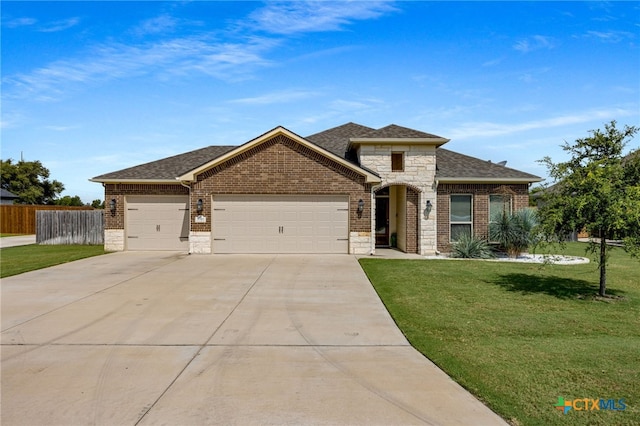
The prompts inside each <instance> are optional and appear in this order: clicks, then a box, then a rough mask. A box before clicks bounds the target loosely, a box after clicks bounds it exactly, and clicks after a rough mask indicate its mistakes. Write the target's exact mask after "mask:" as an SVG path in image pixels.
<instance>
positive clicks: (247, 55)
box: [3, 36, 273, 101]
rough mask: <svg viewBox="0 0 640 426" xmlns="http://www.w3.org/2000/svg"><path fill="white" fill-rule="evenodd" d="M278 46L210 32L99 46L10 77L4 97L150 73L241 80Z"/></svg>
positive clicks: (52, 93) (48, 97)
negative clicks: (234, 40) (223, 38)
mask: <svg viewBox="0 0 640 426" xmlns="http://www.w3.org/2000/svg"><path fill="white" fill-rule="evenodd" d="M272 47H273V42H272V41H271V40H268V39H259V38H252V39H249V40H245V41H244V42H238V43H220V42H217V41H215V40H212V39H209V38H208V37H206V36H204V37H192V38H175V39H171V40H167V41H161V42H157V43H151V44H144V45H138V46H129V45H122V44H107V45H102V46H97V47H94V48H92V49H90V50H89V52H88V53H87V54H86V55H85V56H83V57H81V58H75V59H67V60H60V61H56V62H53V63H50V64H48V65H46V66H44V67H42V68H39V69H36V70H34V71H32V72H30V73H26V74H17V75H13V76H9V77H5V78H4V81H3V83H5V84H6V89H5V96H9V97H13V98H32V99H36V100H39V101H53V100H56V99H57V98H59V97H60V96H61V95H63V94H64V92H65V91H67V90H69V89H71V88H72V87H73V85H74V84H90V83H96V82H101V81H109V80H114V79H119V78H124V77H132V76H140V75H148V74H156V75H162V74H172V75H189V74H191V73H194V72H196V73H199V74H204V75H209V76H212V77H215V78H220V79H223V80H234V79H241V78H243V75H244V74H246V73H248V72H250V71H252V70H253V69H254V68H255V67H257V66H266V65H268V64H269V61H267V60H266V59H264V58H263V57H262V55H261V54H262V52H264V51H265V50H268V49H270V48H272Z"/></svg>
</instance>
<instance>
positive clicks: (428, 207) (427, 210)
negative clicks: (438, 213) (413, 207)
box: [424, 200, 433, 219]
mask: <svg viewBox="0 0 640 426" xmlns="http://www.w3.org/2000/svg"><path fill="white" fill-rule="evenodd" d="M431 210H433V204H432V203H431V200H427V205H426V206H425V208H424V216H425V217H426V218H427V219H428V218H429V214H431Z"/></svg>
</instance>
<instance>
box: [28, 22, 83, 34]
mask: <svg viewBox="0 0 640 426" xmlns="http://www.w3.org/2000/svg"><path fill="white" fill-rule="evenodd" d="M79 23H80V18H69V19H62V20H60V21H54V22H50V23H48V24H46V25H45V26H43V27H42V28H40V29H39V30H38V31H40V32H42V33H55V32H58V31H64V30H68V29H69V28H72V27H75V26H76V25H78V24H79Z"/></svg>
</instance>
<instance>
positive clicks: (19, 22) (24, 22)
mask: <svg viewBox="0 0 640 426" xmlns="http://www.w3.org/2000/svg"><path fill="white" fill-rule="evenodd" d="M37 22H38V20H37V19H34V18H15V19H10V20H8V21H5V22H3V26H5V27H7V28H19V27H28V26H31V25H35V24H36V23H37Z"/></svg>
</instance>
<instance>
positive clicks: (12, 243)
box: [0, 235, 36, 248]
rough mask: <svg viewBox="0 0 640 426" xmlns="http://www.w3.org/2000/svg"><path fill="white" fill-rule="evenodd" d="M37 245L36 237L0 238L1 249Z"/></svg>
mask: <svg viewBox="0 0 640 426" xmlns="http://www.w3.org/2000/svg"><path fill="white" fill-rule="evenodd" d="M35 243H36V236H35V235H19V236H17V237H2V238H0V248H6V247H16V246H26V245H29V244H35Z"/></svg>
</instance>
